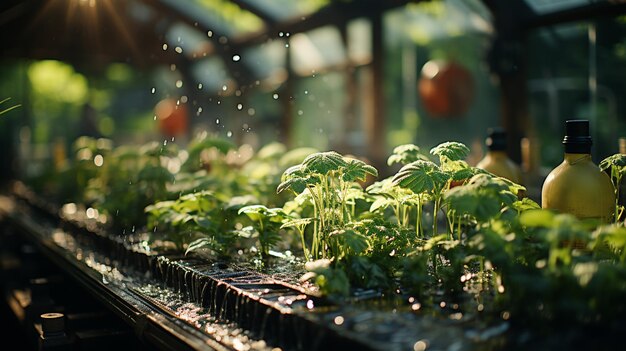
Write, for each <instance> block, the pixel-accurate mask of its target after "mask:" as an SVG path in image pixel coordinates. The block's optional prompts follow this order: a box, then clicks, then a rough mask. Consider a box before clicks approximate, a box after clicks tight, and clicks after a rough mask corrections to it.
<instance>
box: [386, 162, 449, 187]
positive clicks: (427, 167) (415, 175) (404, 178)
mask: <svg viewBox="0 0 626 351" xmlns="http://www.w3.org/2000/svg"><path fill="white" fill-rule="evenodd" d="M437 169H438V167H437V165H436V164H434V163H433V162H430V161H422V160H419V161H415V162H411V163H409V164H408V165H406V166H404V167H402V168H401V169H400V171H398V173H397V174H396V175H395V176H394V177H393V184H394V185H398V186H400V187H402V188H406V189H410V190H411V191H413V192H414V193H416V194H419V193H423V192H427V191H432V190H433V189H435V181H440V180H441V176H442V175H441V174H437V175H435V177H436V178H437V179H436V180H435V179H433V173H435V172H438V171H437ZM438 173H441V172H438Z"/></svg>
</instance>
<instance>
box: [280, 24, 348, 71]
mask: <svg viewBox="0 0 626 351" xmlns="http://www.w3.org/2000/svg"><path fill="white" fill-rule="evenodd" d="M289 45H290V50H291V57H292V58H293V61H292V64H293V70H294V71H295V72H296V73H298V74H300V75H303V76H304V75H310V74H313V73H315V71H319V70H320V69H322V68H327V67H331V66H337V65H340V64H342V63H345V61H346V50H345V48H344V45H343V43H342V41H341V35H340V34H339V31H338V30H337V28H335V27H322V28H319V29H315V30H312V31H310V32H307V33H299V34H296V35H294V36H293V37H292V38H291V41H290V44H289Z"/></svg>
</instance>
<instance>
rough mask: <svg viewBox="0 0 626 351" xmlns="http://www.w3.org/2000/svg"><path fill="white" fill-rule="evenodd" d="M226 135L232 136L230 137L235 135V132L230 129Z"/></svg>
mask: <svg viewBox="0 0 626 351" xmlns="http://www.w3.org/2000/svg"><path fill="white" fill-rule="evenodd" d="M226 136H227V137H229V138H230V137H232V136H233V132H231V131H230V130H229V131H228V133H226Z"/></svg>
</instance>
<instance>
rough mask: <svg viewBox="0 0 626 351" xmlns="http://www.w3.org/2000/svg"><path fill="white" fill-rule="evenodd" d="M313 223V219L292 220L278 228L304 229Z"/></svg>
mask: <svg viewBox="0 0 626 351" xmlns="http://www.w3.org/2000/svg"><path fill="white" fill-rule="evenodd" d="M313 221H315V219H314V218H293V219H290V220H288V221H286V222H284V223H283V224H282V225H281V226H280V228H281V229H284V228H298V227H300V228H302V229H304V227H306V226H307V225H309V224H310V223H311V222H313Z"/></svg>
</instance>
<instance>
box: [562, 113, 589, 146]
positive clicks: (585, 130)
mask: <svg viewBox="0 0 626 351" xmlns="http://www.w3.org/2000/svg"><path fill="white" fill-rule="evenodd" d="M563 145H565V152H566V153H568V154H588V153H591V135H589V121H588V120H586V119H572V120H569V121H565V137H564V138H563Z"/></svg>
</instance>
